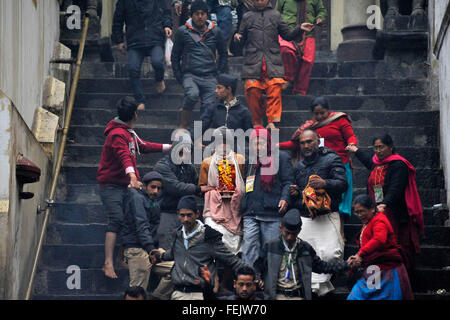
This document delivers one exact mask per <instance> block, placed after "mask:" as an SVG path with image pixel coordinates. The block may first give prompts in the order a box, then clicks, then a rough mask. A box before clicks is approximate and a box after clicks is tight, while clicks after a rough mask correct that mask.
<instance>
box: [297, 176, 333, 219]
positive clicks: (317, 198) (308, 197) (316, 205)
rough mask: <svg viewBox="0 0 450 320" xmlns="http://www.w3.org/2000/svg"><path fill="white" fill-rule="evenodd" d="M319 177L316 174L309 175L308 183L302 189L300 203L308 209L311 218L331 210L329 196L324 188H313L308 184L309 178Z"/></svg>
mask: <svg viewBox="0 0 450 320" xmlns="http://www.w3.org/2000/svg"><path fill="white" fill-rule="evenodd" d="M314 178H320V177H319V176H318V175H311V176H310V177H309V180H308V185H307V186H306V188H305V189H304V190H303V192H302V195H303V201H302V203H303V204H304V205H305V206H306V208H307V209H308V212H309V215H310V217H311V219H314V218H315V217H316V216H318V215H321V214H326V213H330V212H331V198H330V196H329V195H328V193H327V192H326V191H325V189H317V190H316V189H314V188H313V187H311V186H310V185H309V183H310V181H311V179H314Z"/></svg>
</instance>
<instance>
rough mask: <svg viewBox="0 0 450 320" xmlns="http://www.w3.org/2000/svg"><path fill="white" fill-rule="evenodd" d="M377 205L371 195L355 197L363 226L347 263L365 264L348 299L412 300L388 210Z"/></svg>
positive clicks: (406, 274) (355, 210) (355, 209)
mask: <svg viewBox="0 0 450 320" xmlns="http://www.w3.org/2000/svg"><path fill="white" fill-rule="evenodd" d="M375 209H376V207H375V202H374V201H373V200H372V198H371V197H370V196H368V195H360V196H357V197H356V198H355V201H354V213H355V215H357V216H358V218H359V219H360V220H361V222H362V223H363V227H362V229H361V232H360V234H359V235H358V237H357V240H356V242H357V244H358V246H359V251H358V253H357V254H356V255H354V256H351V257H350V258H349V259H348V261H347V263H348V265H349V266H350V267H353V268H356V267H360V266H363V267H364V273H363V276H362V278H361V279H359V280H358V281H357V282H356V284H355V286H354V287H353V289H352V291H351V292H350V294H349V296H348V297H347V300H413V293H412V290H411V285H410V282H409V278H408V273H407V271H406V268H405V265H404V264H403V258H402V255H401V253H400V248H399V245H398V244H397V241H396V237H395V234H394V231H393V229H392V226H391V224H390V223H389V220H388V218H387V217H386V216H385V214H384V213H382V212H378V213H377V212H376V210H375Z"/></svg>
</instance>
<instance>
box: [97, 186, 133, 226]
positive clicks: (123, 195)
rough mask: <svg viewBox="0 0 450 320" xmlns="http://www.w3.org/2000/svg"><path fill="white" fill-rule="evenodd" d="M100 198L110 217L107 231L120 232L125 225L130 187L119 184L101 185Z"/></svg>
mask: <svg viewBox="0 0 450 320" xmlns="http://www.w3.org/2000/svg"><path fill="white" fill-rule="evenodd" d="M100 198H101V199H102V203H103V207H104V209H105V210H106V215H107V217H108V226H107V228H106V232H114V233H119V232H120V230H121V229H122V225H123V220H124V212H125V204H126V201H127V199H128V188H126V187H119V186H117V187H116V186H105V187H100Z"/></svg>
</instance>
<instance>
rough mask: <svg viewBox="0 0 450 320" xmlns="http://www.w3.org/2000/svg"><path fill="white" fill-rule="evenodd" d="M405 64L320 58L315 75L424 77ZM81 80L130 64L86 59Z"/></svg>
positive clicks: (237, 66) (233, 70) (123, 70)
mask: <svg viewBox="0 0 450 320" xmlns="http://www.w3.org/2000/svg"><path fill="white" fill-rule="evenodd" d="M228 66H229V71H228V73H229V74H233V75H236V76H238V77H240V75H241V71H242V60H241V59H238V58H230V59H229V60H228ZM412 71H413V70H412V68H410V67H407V66H402V65H393V64H387V63H385V62H384V61H349V62H344V63H340V64H338V63H337V62H330V61H319V62H315V63H314V67H313V69H312V74H311V77H312V78H335V77H343V78H355V77H360V76H361V75H364V76H365V77H367V78H406V77H414V78H416V79H417V78H425V77H426V76H427V70H426V66H425V65H424V66H423V69H422V70H418V69H417V68H416V69H415V72H412ZM166 73H167V74H169V75H171V76H172V75H173V72H172V68H170V67H169V68H166ZM153 75H154V74H153V68H152V66H151V64H150V59H149V58H146V59H145V60H144V63H143V64H142V67H141V77H142V78H150V77H153ZM80 77H81V78H82V79H86V78H87V79H89V78H127V77H128V66H127V63H126V62H100V63H99V62H83V64H82V66H81V74H80Z"/></svg>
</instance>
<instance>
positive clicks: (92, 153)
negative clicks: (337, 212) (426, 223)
mask: <svg viewBox="0 0 450 320" xmlns="http://www.w3.org/2000/svg"><path fill="white" fill-rule="evenodd" d="M360 148H361V150H364V151H365V152H368V153H369V152H372V151H373V149H372V148H371V147H360ZM419 148H420V149H419ZM102 149H103V145H82V144H77V143H73V144H72V143H69V144H68V145H67V147H66V151H65V153H64V166H67V167H77V166H80V165H82V166H84V165H87V164H90V165H96V166H98V165H99V164H100V157H101V153H102ZM395 149H396V150H397V152H398V154H400V155H402V156H403V157H405V158H406V159H408V161H410V162H411V163H412V164H413V165H414V166H415V167H416V168H439V167H440V156H439V148H437V147H395ZM161 157H162V155H161V154H160V153H146V154H141V155H140V156H139V157H138V163H139V165H143V164H150V165H151V164H155V163H156V162H157V161H158V160H159V159H161ZM353 159H354V161H353V166H354V167H356V168H358V167H362V164H361V163H360V162H359V161H358V159H356V158H355V157H353Z"/></svg>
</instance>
